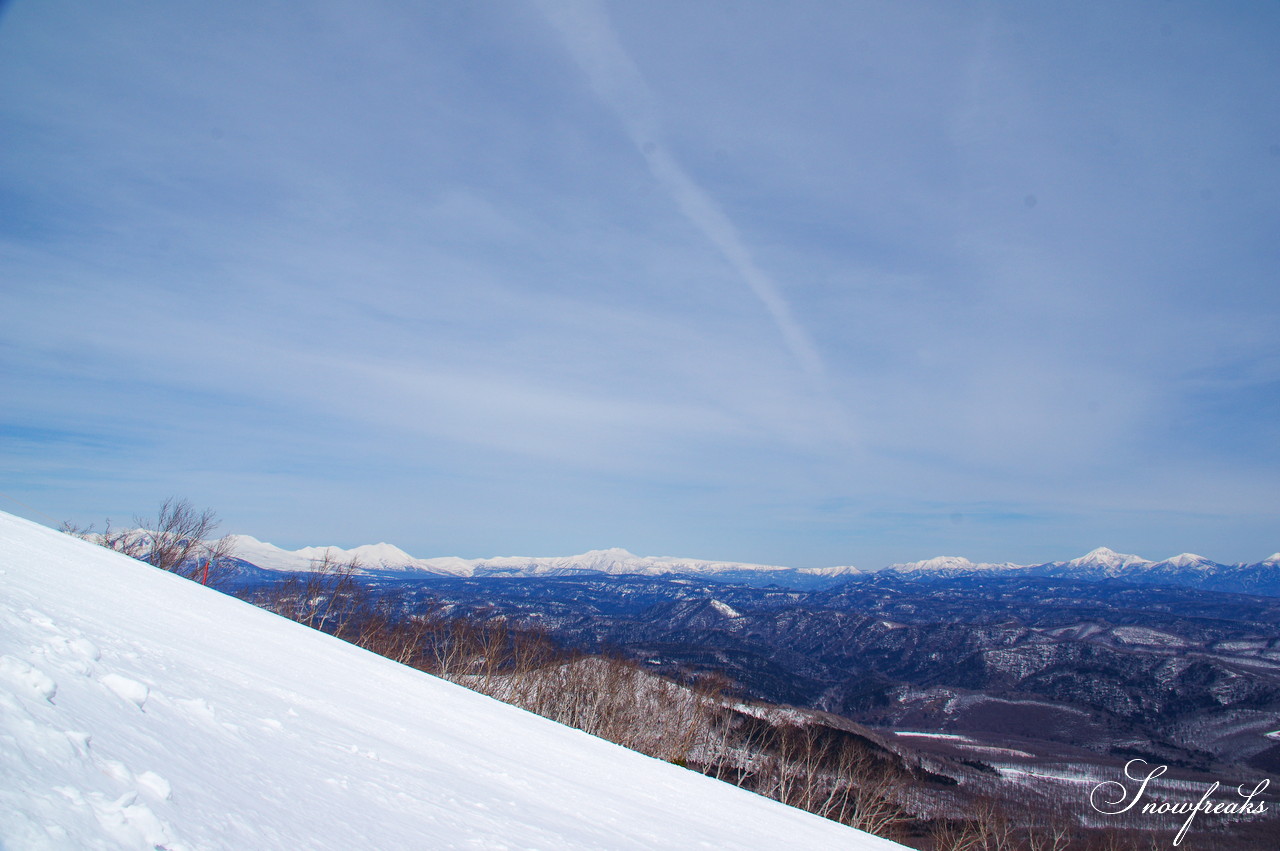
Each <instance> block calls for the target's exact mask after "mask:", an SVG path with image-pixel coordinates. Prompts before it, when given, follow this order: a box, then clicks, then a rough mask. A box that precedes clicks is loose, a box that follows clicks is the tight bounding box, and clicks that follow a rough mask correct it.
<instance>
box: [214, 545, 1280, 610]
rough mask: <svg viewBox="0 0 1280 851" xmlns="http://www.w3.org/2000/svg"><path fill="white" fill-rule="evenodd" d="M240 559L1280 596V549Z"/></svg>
mask: <svg viewBox="0 0 1280 851" xmlns="http://www.w3.org/2000/svg"><path fill="white" fill-rule="evenodd" d="M228 537H229V538H230V542H231V543H232V544H233V545H234V552H235V556H236V559H237V560H238V561H239V562H240V564H241V565H242V566H244V567H246V568H258V569H263V570H267V571H285V572H297V571H307V570H313V569H315V568H316V566H317V565H319V564H321V563H323V562H324V560H325V559H326V558H327V559H328V560H329V562H330V563H332V564H346V563H349V562H351V561H355V562H356V563H357V564H358V565H359V568H360V570H361V571H362V572H365V573H384V574H385V573H388V572H399V573H403V574H407V575H412V574H415V573H416V574H420V575H423V576H454V577H505V578H522V577H535V576H575V575H586V574H606V575H613V576H621V575H634V574H639V575H642V576H696V577H701V578H707V579H716V580H719V581H724V582H735V583H740V584H746V585H771V584H772V585H780V586H786V587H792V588H817V587H827V586H830V585H834V584H837V583H840V582H844V581H856V580H859V579H865V578H868V577H873V576H877V575H889V576H894V575H896V576H901V577H904V578H910V579H913V580H918V581H932V580H942V579H964V578H965V577H978V576H1019V575H1024V576H1050V577H1058V578H1067V579H1078V580H1083V581H1090V582H1097V581H1108V580H1115V581H1120V582H1130V583H1138V584H1143V585H1180V586H1189V587H1203V588H1206V589H1210V590H1218V591H1234V592H1238V593H1249V594H1269V595H1270V594H1276V595H1280V553H1276V554H1275V555H1273V556H1271V557H1270V558H1268V559H1265V560H1264V561H1261V562H1256V563H1253V564H1234V565H1227V564H1221V563H1219V562H1215V561H1212V560H1210V559H1207V558H1205V557H1204V556H1199V555H1195V554H1193V553H1182V554H1181V555H1177V556H1173V557H1172V558H1168V559H1164V560H1162V561H1151V560H1150V559H1146V558H1143V557H1142V556H1137V555H1132V554H1128V553H1119V552H1116V551H1115V550H1112V549H1109V548H1107V547H1098V548H1097V549H1094V550H1091V551H1090V552H1088V553H1085V554H1084V555H1082V556H1079V557H1077V558H1073V559H1070V560H1067V561H1054V562H1044V563H1040V564H1014V563H1011V562H995V563H993V562H972V561H970V560H969V559H967V558H963V557H960V556H937V557H934V558H930V559H925V560H923V561H914V562H907V563H902V564H893V565H889V566H888V567H886V568H884V570H883V571H876V572H873V573H866V572H864V571H862V570H859V569H858V568H856V567H852V566H840V567H811V568H793V567H785V566H782V565H771V564H752V563H745V562H731V561H712V560H706V559H692V558H678V557H673V556H639V555H635V554H634V553H631V552H629V551H627V550H625V549H622V548H620V547H613V548H611V549H602V550H590V551H588V552H585V553H582V554H580V555H574V556H495V557H491V558H476V559H465V558H458V557H456V556H445V557H434V558H418V557H415V556H412V555H410V554H409V553H407V552H405V551H404V550H402V549H400V548H399V547H395V546H392V545H391V544H386V543H383V544H370V545H365V546H361V547H354V548H352V549H341V548H339V547H304V548H303V549H299V550H284V549H281V548H280V547H277V546H275V545H273V544H268V543H264V542H263V541H259V540H258V539H256V538H253V537H250V536H248V535H232V536H228Z"/></svg>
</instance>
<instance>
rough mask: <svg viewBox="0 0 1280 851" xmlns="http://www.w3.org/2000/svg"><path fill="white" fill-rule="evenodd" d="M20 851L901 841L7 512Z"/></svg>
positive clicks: (2, 562) (7, 769)
mask: <svg viewBox="0 0 1280 851" xmlns="http://www.w3.org/2000/svg"><path fill="white" fill-rule="evenodd" d="M0 589H2V593H0V847H2V848H4V849H44V848H56V849H77V851H79V850H80V849H95V848H129V849H134V848H137V849H149V850H150V849H157V848H159V849H169V851H179V849H190V850H191V851H194V849H236V851H244V849H277V848H278V849H299V848H306V849H317V850H318V849H335V851H336V849H342V851H350V850H351V849H438V848H487V849H505V848H513V849H514V848H521V849H524V848H539V849H549V850H550V849H557V851H558V850H559V849H578V848H581V849H587V848H590V849H630V848H664V849H675V848H679V849H696V848H707V849H727V848H744V849H745V848H788V849H857V851H873V849H876V850H877V851H878V849H890V848H901V847H902V846H899V845H896V844H895V843H892V842H888V841H886V840H883V839H880V838H877V837H874V836H870V835H868V834H865V833H861V832H858V831H855V830H852V829H849V828H846V827H843V826H841V825H838V824H835V823H833V822H829V821H826V820H824V819H820V818H818V817H816V816H812V815H810V814H808V813H805V812H801V811H799V810H794V809H791V808H789V807H785V806H783V805H781V804H778V803H776V802H774V801H770V800H767V799H765V798H761V797H758V796H756V795H753V794H751V793H748V792H744V791H742V790H740V789H737V788H735V787H733V786H730V785H728V784H724V783H720V782H718V781H715V780H711V779H709V778H705V777H702V776H701V775H698V774H696V773H694V772H691V771H686V770H684V769H681V768H678V767H676V766H673V765H668V764H666V763H663V762H660V761H657V760H653V759H650V758H648V757H645V756H641V755H639V754H636V753H633V752H631V751H627V750H625V749H623V748H620V747H617V746H615V745H612V744H610V743H608V742H605V741H602V740H600V739H596V738H593V737H591V736H588V735H586V734H585V733H581V732H579V731H576V730H572V729H570V728H567V727H564V726H561V725H559V724H555V723H553V722H550V721H547V720H545V719H542V718H539V717H536V716H534V715H530V714H528V713H526V712H523V711H521V710H518V709H515V708H512V707H509V706H506V705H503V704H501V703H498V702H497V701H494V700H491V699H489V698H487V697H484V696H482V695H479V694H475V693H473V692H470V691H467V690H465V689H463V688H460V687H458V686H455V685H452V684H450V683H447V682H444V681H442V680H439V679H436V678H434V677H430V676H427V675H425V674H422V673H419V672H417V671H413V670H410V669H408V668H404V667H402V666H400V665H397V664H395V663H393V662H390V661H388V660H385V659H382V658H380V657H378V656H375V655H373V654H370V653H367V652H365V651H363V650H360V649H358V648H356V647H353V646H351V645H348V644H345V643H344V642H341V641H338V640H337V639H334V638H331V637H329V636H326V635H322V634H320V633H317V632H313V631H311V630H309V629H306V628H305V627H302V626H299V625H297V624H294V623H291V622H289V621H286V620H283V619H281V618H278V617H276V616H274V615H271V614H269V613H267V612H264V611H261V610H259V609H256V608H254V607H253V606H250V605H248V604H246V603H242V602H240V601H238V600H235V599H232V598H230V597H225V596H222V595H221V594H218V593H217V592H213V591H210V590H208V589H206V588H203V587H201V586H199V585H197V584H194V583H192V582H188V581H186V580H183V579H180V578H179V577H177V576H174V575H171V574H167V573H163V572H161V571H158V570H156V569H154V568H151V567H149V566H147V565H144V564H141V563H140V562H136V561H133V560H131V559H128V558H126V557H124V556H120V555H117V554H116V553H112V552H109V551H107V550H104V549H101V548H99V547H96V546H93V545H91V544H87V543H85V542H83V541H79V540H77V539H74V538H71V537H69V536H67V535H63V534H61V533H58V532H55V531H52V530H50V529H46V528H44V527H41V526H37V525H35V524H33V523H30V522H28V521H25V520H21V519H19V518H16V517H13V516H11V515H8V514H2V513H0Z"/></svg>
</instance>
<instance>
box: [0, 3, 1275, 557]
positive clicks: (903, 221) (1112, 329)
mask: <svg viewBox="0 0 1280 851" xmlns="http://www.w3.org/2000/svg"><path fill="white" fill-rule="evenodd" d="M1278 41H1280V8H1277V7H1276V6H1275V5H1274V4H1269V3H1255V4H1250V3H1237V4H1208V3H1195V4H1193V3H1185V2H1177V0H1175V1H1174V2H1158V3H1113V2H1096V3H1094V2H1084V3H1061V4H1039V3H1038V4H1023V3H984V4H954V3H911V4H905V3H891V2H880V3H865V2H848V3H844V2H841V3H835V2H821V3H787V4H781V3H720V2H696V3H689V2H664V0H652V2H644V3H594V2H557V0H511V2H491V3H480V4H476V3H463V2H433V3H414V2H375V3H350V2H333V3H330V2H315V3H307V4H302V3H284V2H266V3H256V4H208V3H195V2H185V0H167V1H166V2H163V3H162V2H103V3H92V4H83V3H71V2H60V0H41V2H34V0H28V2H23V0H17V2H13V3H10V4H8V6H7V7H5V9H4V12H3V13H2V15H0V279H2V281H0V398H2V399H3V405H2V406H0V491H2V492H3V493H4V494H5V498H4V499H3V500H0V502H3V503H4V505H3V506H2V507H3V508H4V509H5V510H10V511H13V512H15V513H19V514H25V515H27V516H32V517H36V518H37V519H42V518H45V517H54V518H57V519H68V520H73V521H77V522H81V523H88V522H97V523H99V524H101V522H102V520H103V518H107V517H110V518H112V519H113V520H115V521H116V522H121V521H126V520H128V519H129V518H130V517H132V516H133V515H135V514H147V513H149V512H150V511H152V510H153V509H154V507H155V506H156V505H158V504H159V502H160V501H161V500H162V499H163V498H164V497H166V496H168V495H171V494H177V495H183V496H187V497H189V498H190V499H191V500H192V501H194V502H195V503H197V504H198V505H208V506H211V507H213V508H215V509H216V510H217V511H218V512H219V514H220V515H221V516H222V518H223V520H224V528H225V529H227V530H228V531H236V532H243V533H247V534H252V535H255V536H257V537H259V538H263V539H265V540H270V541H272V542H273V543H276V544H279V545H282V546H287V547H290V548H292V547H299V546H304V545H323V544H335V545H343V546H353V545H356V544H361V543H371V542H377V541H382V540H386V541H390V542H392V543H395V544H397V545H399V546H401V547H403V548H405V549H407V550H409V551H410V552H412V553H414V554H415V555H422V556H433V555H446V554H454V555H462V556H471V557H474V556H489V555H500V554H524V555H551V554H569V553H575V552H581V551H583V550H586V549H590V548H596V547H607V546H623V547H627V548H629V549H631V550H633V551H635V552H638V553H642V554H665V555H682V556H697V557H709V558H722V559H734V560H744V561H760V562H771V563H781V564H790V565H795V566H818V565H830V564H857V565H859V566H862V567H867V568H872V567H879V566H881V565H884V564H887V563H890V562H894V561H908V560H914V559H919V558H927V557H930V556H934V555H939V554H949V555H964V556H967V557H969V558H972V559H974V560H1013V561H1021V562H1034V561H1047V560H1051V559H1056V558H1069V557H1073V556H1076V555H1079V554H1081V553H1083V552H1084V551H1086V550H1088V549H1091V548H1093V547H1095V546H1100V545H1107V546H1110V547H1112V548H1114V549H1118V550H1122V551H1127V552H1137V553H1139V554H1142V555H1144V556H1147V557H1149V558H1161V557H1165V556H1168V555H1172V554H1175V553H1178V552H1182V551H1193V552H1199V553H1201V554H1203V555H1207V556H1209V557H1211V558H1215V559H1217V560H1219V561H1256V560H1260V559H1262V558H1264V557H1265V556H1267V555H1269V554H1271V553H1272V552H1274V551H1276V550H1277V549H1280V499H1278V498H1277V488H1276V483H1277V482H1280V352H1278V351H1277V346H1276V328H1277V319H1278V318H1280V286H1277V272H1278V271H1280V238H1277V234H1280V204H1277V203H1276V199H1277V198H1280V107H1278V105H1277V104H1278V102H1277V100H1276V96H1275V93H1276V92H1277V91H1280V62H1277V60H1276V58H1275V44H1276V43H1277V42H1278ZM13 500H18V501H20V502H21V503H23V504H22V505H19V504H18V503H15V502H13ZM36 511H38V512H40V514H36V513H34V512H36Z"/></svg>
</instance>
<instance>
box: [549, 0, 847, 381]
mask: <svg viewBox="0 0 1280 851" xmlns="http://www.w3.org/2000/svg"><path fill="white" fill-rule="evenodd" d="M535 2H536V3H537V5H538V7H539V8H540V9H541V10H542V13H543V15H545V16H546V18H547V20H549V21H550V22H551V24H552V25H553V26H554V27H555V28H556V30H557V31H559V33H560V35H561V37H562V38H563V40H564V43H565V46H566V47H567V48H568V50H569V53H570V54H571V55H572V56H573V58H574V60H575V61H577V63H578V65H579V66H580V67H581V68H582V70H583V71H584V72H585V73H586V75H587V78H588V79H589V80H590V81H591V86H592V88H593V89H595V91H596V94H597V95H598V96H599V97H600V99H601V100H602V101H604V102H605V103H606V104H607V105H608V106H609V107H610V108H611V109H612V110H613V111H614V113H616V114H617V116H618V118H619V119H620V120H621V121H622V124H623V126H624V127H626V129H627V133H628V135H629V136H630V137H631V141H632V142H633V143H634V144H635V146H636V147H637V148H638V149H639V150H640V152H641V153H642V154H643V155H644V158H645V161H646V162H647V163H648V165H649V170H650V171H651V172H652V173H653V176H654V178H656V179H657V181H658V183H659V184H660V185H661V186H662V187H663V188H664V189H666V190H667V192H668V193H669V194H670V195H671V197H672V199H673V200H674V201H675V202H676V205H677V206H678V207H679V208H680V212H681V213H683V214H684V216H685V218H687V219H688V220H689V221H690V222H691V223H692V224H693V226H694V227H696V228H697V229H698V230H699V231H701V232H702V234H703V236H705V237H706V238H707V239H708V240H709V241H710V242H711V244H712V245H714V246H715V247H716V249H717V250H718V251H719V252H720V254H721V255H722V256H723V257H724V259H725V260H726V261H728V263H729V265H730V266H732V267H733V269H734V270H735V271H737V273H738V274H739V275H740V276H741V277H742V279H743V281H744V282H745V283H746V285H747V287H748V288H749V289H750V290H751V292H752V293H754V294H755V296H756V298H758V299H759V300H760V302H761V303H762V304H763V305H764V307H765V310H767V311H768V312H769V315H770V316H771V317H772V318H773V321H774V324H776V325H777V326H778V330H779V331H780V332H781V333H782V338H783V340H784V341H785V342H786V345H787V348H788V349H790V350H791V353H792V355H794V356H795V358H796V360H797V361H798V362H799V364H800V367H801V369H803V370H804V372H805V373H806V374H808V375H809V376H810V377H811V378H814V379H819V378H821V377H822V376H823V375H824V372H825V370H824V367H823V363H822V358H821V357H820V356H819V355H818V351H817V349H816V348H815V347H814V345H813V341H812V340H810V339H809V335H808V334H806V333H805V331H804V328H802V327H801V326H800V323H799V322H797V321H796V319H795V317H794V316H793V315H792V313H791V306H790V305H789V304H787V301H786V299H784V298H783V297H782V293H780V292H779V291H778V287H777V285H776V284H774V282H773V280H772V279H771V278H770V277H769V276H768V275H767V274H766V273H765V272H764V270H762V269H761V268H760V267H759V266H757V265H756V263H755V260H753V259H752V257H751V252H750V251H749V250H748V249H747V246H746V243H745V242H744V241H743V239H742V236H741V235H740V234H739V233H738V229H737V228H736V227H734V225H733V222H731V221H730V220H729V217H728V216H726V215H725V214H724V211H723V210H721V208H720V206H719V205H718V204H716V202H715V200H714V199H713V198H712V197H711V196H710V195H709V194H707V192H706V190H704V189H703V188H702V187H701V186H699V185H698V183H697V182H696V181H695V180H694V179H693V178H692V177H690V176H689V173H688V172H687V171H685V170H684V168H683V167H682V166H681V165H680V163H679V162H677V161H676V159H675V157H673V156H672V155H671V153H670V152H669V151H668V150H667V148H666V146H665V145H663V144H662V135H663V134H662V127H661V122H660V121H659V118H658V108H657V102H656V99H655V98H654V95H653V90H652V89H650V88H649V84H648V83H647V82H645V79H644V75H642V74H641V73H640V69H639V68H638V67H637V66H636V64H635V62H634V61H632V59H631V56H630V55H629V54H628V53H627V51H626V48H624V47H623V46H622V43H621V42H620V41H619V40H618V37H617V34H616V33H614V31H613V26H612V25H611V24H610V22H609V16H608V13H607V12H606V11H605V9H604V6H603V5H602V4H601V3H600V2H598V0H575V2H565V0H535Z"/></svg>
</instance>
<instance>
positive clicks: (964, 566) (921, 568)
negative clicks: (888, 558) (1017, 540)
mask: <svg viewBox="0 0 1280 851" xmlns="http://www.w3.org/2000/svg"><path fill="white" fill-rule="evenodd" d="M1020 567H1022V565H1017V564H1009V563H1008V562H1002V563H1000V564H990V563H987V562H982V563H978V564H975V563H973V562H971V561H969V560H968V559H967V558H961V557H960V556H936V557H934V558H931V559H925V560H924V561H912V562H907V563H906V564H891V565H889V566H888V567H887V568H885V570H892V571H895V572H897V573H936V574H955V573H973V572H977V571H988V570H1012V569H1017V568H1020Z"/></svg>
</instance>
